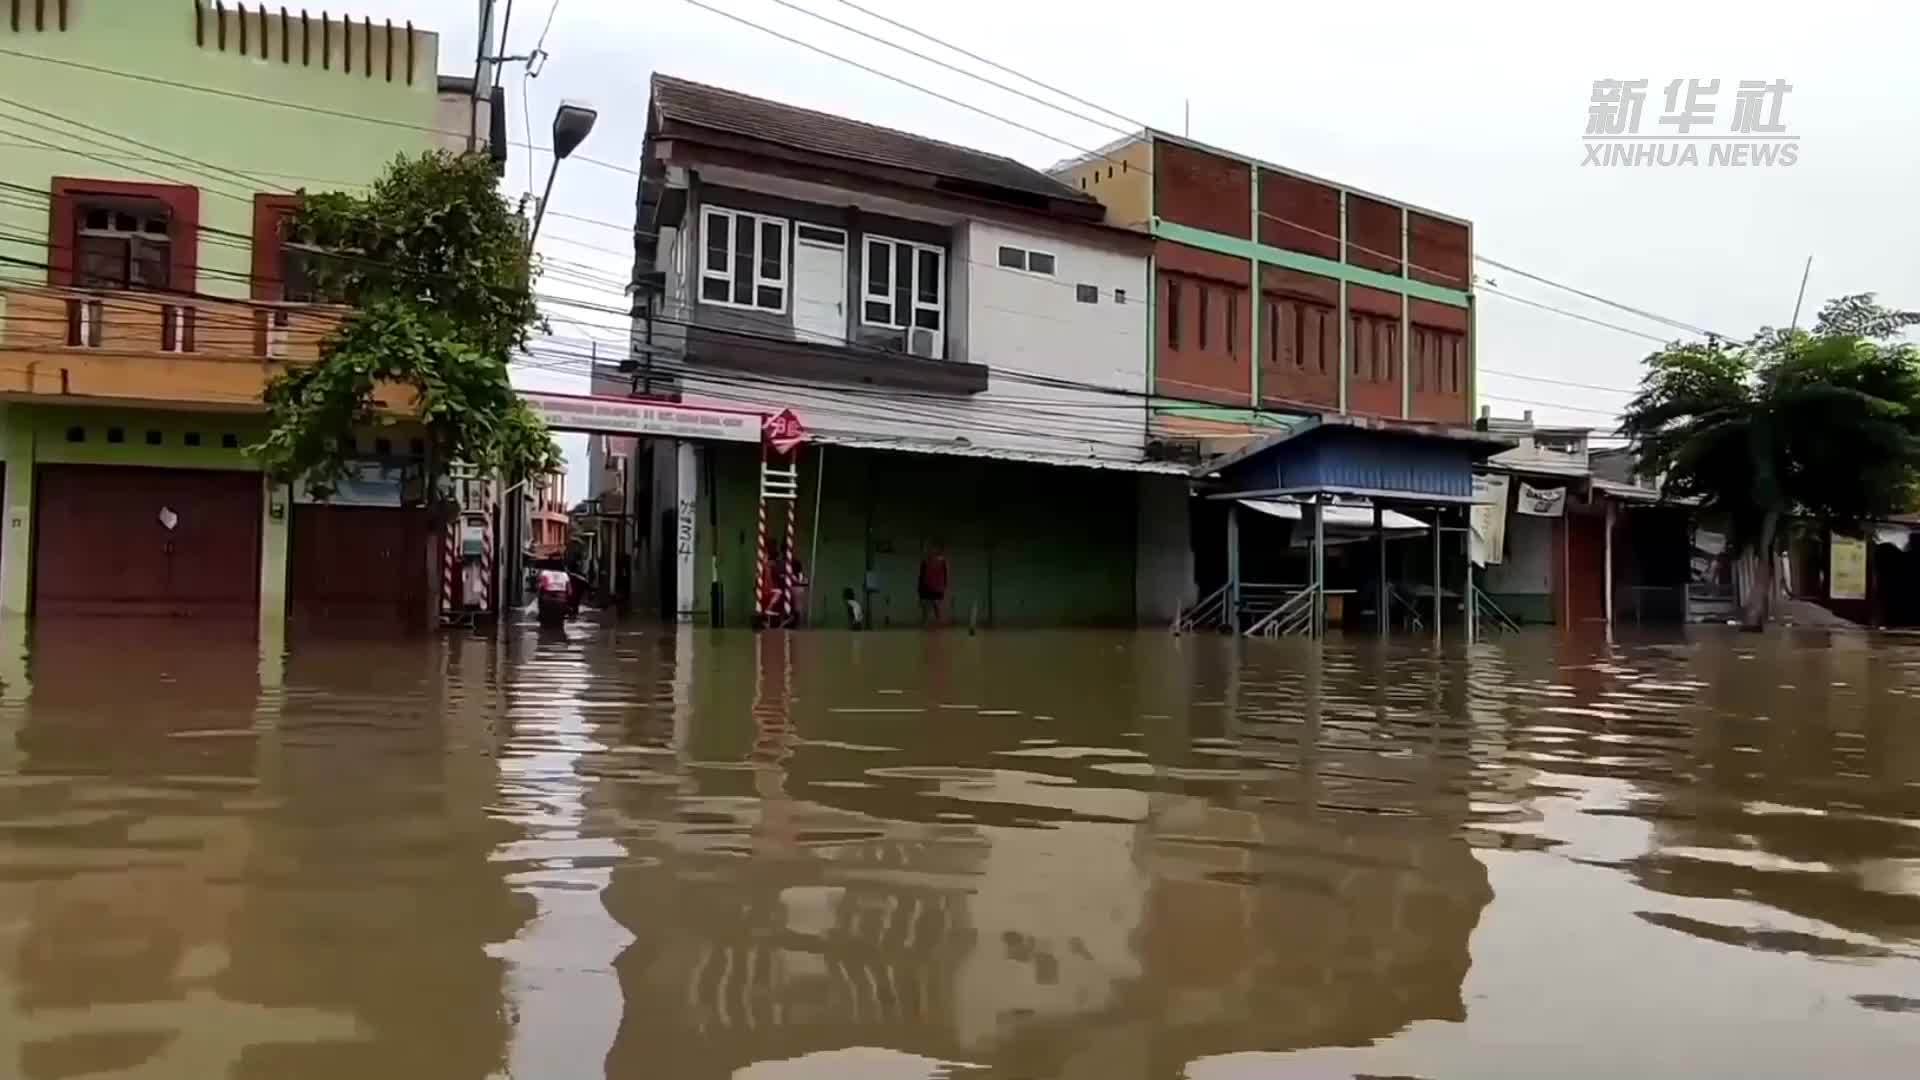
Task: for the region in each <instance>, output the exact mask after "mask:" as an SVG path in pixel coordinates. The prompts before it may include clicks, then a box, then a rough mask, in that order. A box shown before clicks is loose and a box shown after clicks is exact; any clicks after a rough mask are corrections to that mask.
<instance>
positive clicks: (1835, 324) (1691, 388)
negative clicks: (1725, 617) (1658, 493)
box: [1620, 293, 1920, 629]
mask: <svg viewBox="0 0 1920 1080" xmlns="http://www.w3.org/2000/svg"><path fill="white" fill-rule="evenodd" d="M1916 324H1920V312H1909V311H1894V310H1890V309H1887V308H1884V307H1881V306H1880V305H1879V304H1877V303H1876V302H1875V301H1874V298H1873V295H1872V294H1871V293H1866V294H1861V295H1857V296H1847V297H1842V298H1840V299H1838V300H1834V301H1831V302H1829V303H1828V304H1827V305H1826V307H1825V308H1823V309H1821V312H1820V316H1819V318H1818V319H1817V320H1816V321H1815V323H1814V327H1813V329H1812V331H1810V332H1809V331H1804V330H1796V329H1789V330H1779V329H1774V328H1767V329H1763V330H1762V331H1760V333H1758V334H1756V335H1755V336H1754V337H1753V339H1752V340H1750V341H1747V342H1745V343H1743V344H1737V343H1733V342H1726V341H1721V340H1718V339H1712V338H1710V339H1708V340H1707V342H1706V343H1705V344H1674V345H1670V346H1668V347H1667V348H1665V349H1662V350H1661V351H1659V352H1656V353H1654V354H1653V355H1651V356H1649V357H1647V374H1646V376H1645V378H1644V379H1642V380H1641V384H1640V392H1639V394H1638V395H1637V396H1636V397H1635V398H1634V399H1633V402H1632V403H1631V404H1630V405H1628V407H1627V410H1626V414H1625V418H1624V420H1623V422H1622V424H1621V429H1620V430H1621V432H1622V434H1625V435H1627V436H1628V437H1629V438H1631V439H1632V440H1633V441H1634V446H1635V469H1636V471H1638V472H1639V473H1640V474H1641V475H1643V476H1658V477H1662V478H1663V479H1664V485H1663V491H1664V492H1665V493H1667V494H1669V495H1673V496H1680V497H1691V498H1696V499H1698V500H1699V501H1700V504H1701V506H1702V507H1703V508H1704V509H1708V510H1716V511H1719V512H1721V513H1723V514H1725V515H1726V517H1727V519H1728V521H1729V522H1730V526H1731V535H1730V536H1729V538H1728V539H1729V541H1730V542H1731V545H1732V548H1733V550H1734V551H1737V552H1740V553H1743V554H1744V553H1749V552H1751V553H1754V554H1756V555H1758V556H1759V558H1758V559H1757V560H1756V563H1757V569H1756V573H1755V575H1754V581H1753V587H1752V588H1751V589H1749V590H1748V595H1747V597H1746V599H1745V603H1744V606H1743V609H1742V615H1743V617H1744V618H1743V621H1744V623H1745V624H1746V626H1747V627H1749V628H1751V629H1757V628H1759V627H1760V626H1762V625H1764V623H1765V621H1766V618H1767V615H1768V610H1769V607H1770V602H1771V599H1772V595H1773V566H1774V556H1775V555H1776V554H1777V553H1778V551H1779V550H1780V547H1781V545H1782V543H1783V542H1784V540H1785V536H1784V533H1783V530H1782V524H1783V522H1784V521H1785V520H1786V519H1788V518H1789V517H1791V516H1796V515H1797V516H1800V517H1804V518H1807V519H1809V520H1811V521H1814V522H1817V523H1818V524H1820V525H1822V526H1825V527H1829V528H1841V529H1847V528H1853V527H1857V526H1858V525H1860V524H1861V523H1863V522H1866V521H1869V520H1872V519H1874V518H1876V517H1884V516H1886V515H1889V514H1894V513H1899V512H1902V511H1905V510H1909V509H1911V508H1912V507H1913V500H1914V495H1915V475H1916V467H1920V350H1916V349H1915V347H1914V346H1913V345H1911V344H1909V343H1907V342H1905V341H1903V340H1902V337H1903V335H1904V334H1905V333H1906V332H1907V330H1908V329H1909V328H1910V327H1912V326H1914V325H1916Z"/></svg>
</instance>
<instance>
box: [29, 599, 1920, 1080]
mask: <svg viewBox="0 0 1920 1080" xmlns="http://www.w3.org/2000/svg"><path fill="white" fill-rule="evenodd" d="M0 683H3V684H4V692H3V694H0V697H3V698H4V700H3V701H0V1076H7V1077H13V1076H20V1077H29V1078H34V1080H50V1078H65V1077H81V1076H86V1077H92V1076H96V1075H109V1076H118V1075H126V1076H137V1077H160V1078H168V1080H171V1078H183V1080H186V1078H192V1080H202V1078H210V1077H259V1078H268V1077H272V1078H297V1077H328V1078H333V1077H347V1078H351V1080H383V1078H389V1077H392V1078H408V1080H415V1078H441V1077H446V1078H480V1077H490V1076H513V1077H522V1078H548V1077H560V1078H569V1077H597V1076H602V1075H605V1076H614V1077H636V1078H655V1077H658V1078H667V1080H681V1078H685V1080H701V1078H710V1077H743V1078H749V1080H791V1078H836V1080H838V1078H851V1080H866V1078H877V1080H894V1078H907V1077H915V1078H920V1077H935V1076H955V1077H976V1076H977V1077H983V1078H998V1077H1006V1078H1041V1077H1073V1078H1091V1080H1132V1078H1160V1077H1183V1076H1184V1077H1193V1078H1196V1080H1227V1078H1232V1080H1239V1078H1249V1077H1263V1078H1264V1077H1313V1078H1321V1077H1350V1076H1369V1077H1386V1076H1392V1077H1428V1078H1441V1077H1474V1078H1479V1077H1526V1078H1538V1077H1556V1078H1559V1077H1596V1078H1606V1080H1616V1078H1620V1077H1629V1076H1634V1077H1639V1076H1648V1077H1655V1076H1658V1077H1667V1076H1670V1077H1688V1078H1692V1077H1708V1076H1714V1077H1720V1076H1724V1077H1740V1078H1743V1080H1750V1078H1754V1077H1812V1076H1822V1077H1829V1076H1831V1077H1839V1076H1845V1077H1850V1078H1851V1077H1911V1076H1914V1075H1916V1073H1915V1069H1916V1065H1915V1062H1916V1061H1920V645H1914V644H1908V643H1906V642H1903V641H1899V640H1874V641H1868V640H1865V639H1860V638H1847V637H1834V638H1826V637H1799V638H1789V637H1768V638H1764V639H1758V638H1746V637H1735V636H1731V635H1726V634H1722V633H1719V632H1717V631H1716V632H1708V633H1702V634H1697V635H1695V636H1693V637H1691V638H1690V639H1687V640H1684V641H1683V640H1679V639H1674V640H1668V641H1657V640H1641V641H1629V642H1623V643H1621V644H1618V645H1615V646H1611V647H1609V646H1606V645H1604V644H1602V643H1600V642H1597V641H1591V640H1586V641H1567V640H1563V639H1561V638H1560V637H1558V636H1554V635H1551V634H1528V635H1522V636H1518V637H1511V638H1507V639H1505V640H1502V641H1499V642H1496V643H1494V644H1490V645H1483V646H1481V647H1479V648H1477V649H1474V650H1471V651H1470V652H1468V651H1464V650H1460V649H1457V648H1456V649H1452V650H1450V651H1448V652H1445V653H1443V654H1441V655H1439V656H1435V655H1434V654H1433V653H1432V652H1431V651H1430V650H1429V649H1428V648H1427V647H1426V645H1425V644H1424V643H1414V642H1399V643H1393V644H1388V645H1378V644H1375V643H1372V642H1364V641H1359V642H1346V643H1340V642H1331V643H1329V644H1327V645H1326V646H1325V647H1324V649H1322V650H1316V649H1314V648H1313V647H1312V646H1310V645H1308V644H1305V643H1293V642H1268V641H1253V642H1242V641H1235V640H1230V639H1222V638H1218V637H1190V638H1186V639H1184V640H1181V639H1173V638H1170V637H1168V636H1166V635H1164V634H1123V633H1070V632H1059V633H1043V632H1034V633H1018V632H999V633H990V634H981V635H980V636H978V637H969V636H967V635H966V634H964V633H949V634H935V635H923V634H919V633H906V632H897V633H871V634H864V635H855V634H846V633H835V632H818V633H807V634H800V635H797V636H790V637H789V636H785V635H777V634H769V635H765V636H760V637H755V636H753V635H751V634H749V633H746V632H721V633H715V632H709V631H705V630H692V629H683V630H678V631H675V630H673V629H665V630H660V629H642V628H633V629H627V628H620V629H617V630H616V629H611V628H607V627H596V626H592V625H579V626H574V627H570V628H569V629H568V630H567V631H566V632H565V633H564V634H562V635H552V634H548V635H545V636H543V635H541V634H540V633H537V632H535V631H533V630H531V629H527V630H524V631H522V630H515V631H512V632H509V633H507V634H506V635H505V636H504V638H503V640H500V641H491V640H482V639H477V638H460V637H456V638H452V639H447V640H427V641H412V642H397V643H396V642H386V643H370V644H368V643H357V644H349V643H323V642H307V643H298V644H296V646H295V647H294V648H293V649H292V650H291V651H290V652H288V653H287V654H286V655H285V656H284V657H280V656H278V655H264V656H263V654H262V653H261V651H260V650H259V649H258V648H257V647H256V646H255V645H253V644H252V643H251V642H250V641H246V640H220V639H217V638H207V637H204V636H189V635H186V634H184V633H183V632H182V631H180V630H178V629H172V628H169V627H165V626H160V627H152V626H149V627H127V626H125V625H121V626H117V627H116V626H75V627H60V626H48V627H44V628H42V629H41V630H40V631H39V632H38V633H37V634H36V636H35V639H34V640H33V641H31V642H22V641H19V640H18V639H17V632H16V640H14V641H13V642H12V643H11V644H7V645H6V646H5V648H4V649H3V650H0Z"/></svg>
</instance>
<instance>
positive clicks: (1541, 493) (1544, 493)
mask: <svg viewBox="0 0 1920 1080" xmlns="http://www.w3.org/2000/svg"><path fill="white" fill-rule="evenodd" d="M1513 509H1514V512H1515V513H1518V514H1527V515H1530V516H1532V517H1561V516H1563V515H1564V514H1565V513H1566V512H1567V489H1566V488H1564V487H1557V488H1537V487H1534V486H1533V485H1532V484H1529V483H1527V482H1526V481H1525V480H1522V481H1520V499H1519V501H1518V502H1517V503H1516V504H1515V505H1514V508H1513Z"/></svg>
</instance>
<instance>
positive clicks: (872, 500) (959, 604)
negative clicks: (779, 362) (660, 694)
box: [699, 444, 1138, 626]
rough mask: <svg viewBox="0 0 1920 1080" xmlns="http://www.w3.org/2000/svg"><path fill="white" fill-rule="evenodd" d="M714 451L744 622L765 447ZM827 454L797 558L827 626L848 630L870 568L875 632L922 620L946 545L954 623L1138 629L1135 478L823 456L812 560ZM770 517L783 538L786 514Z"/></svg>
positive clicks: (816, 457)
mask: <svg viewBox="0 0 1920 1080" xmlns="http://www.w3.org/2000/svg"><path fill="white" fill-rule="evenodd" d="M707 449H708V453H709V454H710V455H711V456H710V458H709V460H710V461H711V462H712V463H713V467H714V468H715V469H716V470H717V472H716V475H715V480H716V482H717V483H716V487H717V490H718V494H719V499H718V504H717V505H718V511H719V522H718V529H717V537H718V541H719V543H718V547H719V551H720V572H721V575H722V580H723V581H724V582H725V585H726V608H727V621H728V624H729V625H732V626H744V625H746V624H747V621H748V619H749V618H750V617H751V615H752V611H753V591H752V581H753V569H754V543H755V538H756V535H757V523H758V516H757V515H758V512H757V507H756V502H755V499H756V492H757V485H758V470H759V451H758V449H757V448H756V447H752V446H740V445H733V444H726V445H714V444H709V446H708V448H707ZM822 453H823V450H822V448H821V447H818V446H813V447H809V448H808V449H807V450H806V451H805V453H804V456H803V458H802V461H801V474H800V491H801V498H800V500H799V511H800V517H799V521H798V523H797V535H798V538H799V547H800V556H801V558H802V559H803V560H806V561H807V563H808V565H809V566H810V567H811V569H812V578H813V597H812V606H813V611H814V613H815V621H816V622H817V623H821V624H825V625H829V626H833V625H841V624H843V623H844V620H845V616H844V614H843V608H842V605H841V602H840V594H841V590H843V589H846V588H852V589H853V590H854V591H855V593H856V594H857V593H860V592H861V591H862V588H863V583H864V581H865V579H866V572H867V568H868V567H869V565H871V567H872V568H873V570H874V571H875V573H876V575H877V579H878V580H877V585H878V588H877V591H876V593H875V595H874V597H873V602H872V610H871V613H870V615H871V618H872V620H873V624H874V625H875V626H886V625H889V624H891V625H895V626H912V625H916V624H917V623H918V621H919V598H918V582H919V571H920V560H921V558H922V557H923V555H924V554H925V552H926V551H927V550H928V549H929V547H930V546H931V545H932V544H934V543H936V542H937V543H940V544H942V545H944V547H945V548H946V553H947V562H948V565H949V568H950V571H951V574H950V578H951V586H950V590H949V593H948V598H947V607H948V614H949V617H950V618H951V619H952V620H953V621H954V622H957V623H961V624H965V623H966V622H967V620H968V618H969V617H970V615H973V614H974V613H976V612H977V615H978V618H979V621H980V623H981V625H987V624H989V623H991V624H993V625H1000V626H1009V625H1085V624H1102V623H1108V624H1130V623H1131V622H1132V621H1133V619H1134V560H1135V551H1136V545H1135V529H1136V516H1135V515H1136V513H1137V506H1136V504H1137V499H1138V494H1137V492H1138V482H1137V479H1136V478H1135V477H1134V476H1133V474H1131V473H1123V472H1108V471H1104V470H1099V469H1070V468H1052V467H1046V466H1038V465H1026V464H1018V463H1013V462H1001V461H988V460H983V459H977V458H960V457H940V456H935V455H927V454H906V453H894V452H888V451H877V450H853V449H847V448H845V447H826V448H825V449H824V457H825V476H826V486H825V490H824V493H823V494H822V496H821V499H820V511H819V517H820V533H819V549H818V550H819V555H818V560H817V562H815V561H814V560H813V559H812V558H811V557H810V556H811V553H812V551H813V545H814V500H815V494H816V490H817V487H818V484H819V477H820V469H821V460H822ZM701 497H702V499H703V500H704V499H705V498H706V491H705V490H704V489H703V490H702V493H701ZM708 520H709V519H708V517H707V515H706V513H705V512H704V505H703V512H702V515H701V535H700V544H699V557H700V560H701V561H700V566H701V568H702V585H703V587H704V583H705V568H706V567H707V566H708V565H709V564H708V562H707V560H708V558H709V556H710V555H711V553H712V551H713V550H714V538H715V535H716V530H715V529H714V528H713V527H712V526H710V525H709V523H708ZM769 520H770V521H771V522H772V523H773V527H774V528H775V530H776V532H780V533H783V532H784V530H783V529H782V528H781V526H780V524H779V522H780V521H781V519H780V518H779V517H778V511H777V510H776V512H775V516H774V517H772V518H770V519H769Z"/></svg>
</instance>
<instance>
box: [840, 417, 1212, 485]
mask: <svg viewBox="0 0 1920 1080" xmlns="http://www.w3.org/2000/svg"><path fill="white" fill-rule="evenodd" d="M809 437H810V439H811V441H813V442H816V443H824V444H826V445H828V446H845V447H848V448H850V449H857V450H897V451H899V452H901V453H906V454H940V455H944V456H948V457H970V458H986V459H988V460H991V461H1017V462H1024V463H1026V464H1029V465H1062V466H1067V467H1069V468H1076V469H1112V470H1116V471H1119V472H1133V473H1160V474H1163V475H1167V476H1186V475H1187V474H1188V473H1189V472H1191V471H1192V466H1190V465H1184V464H1181V463H1179V462H1174V461H1139V460H1133V459H1129V458H1124V457H1118V456H1116V457H1094V456H1090V455H1079V454H1060V453H1047V452H1045V451H1040V450H1012V449H1007V448H1004V447H998V446H981V445H979V444H977V443H971V442H952V441H945V440H940V439H905V438H889V437H887V436H880V435H859V434H854V433H852V432H840V431H823V430H820V429H817V428H816V429H814V430H813V431H812V432H810V433H809Z"/></svg>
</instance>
